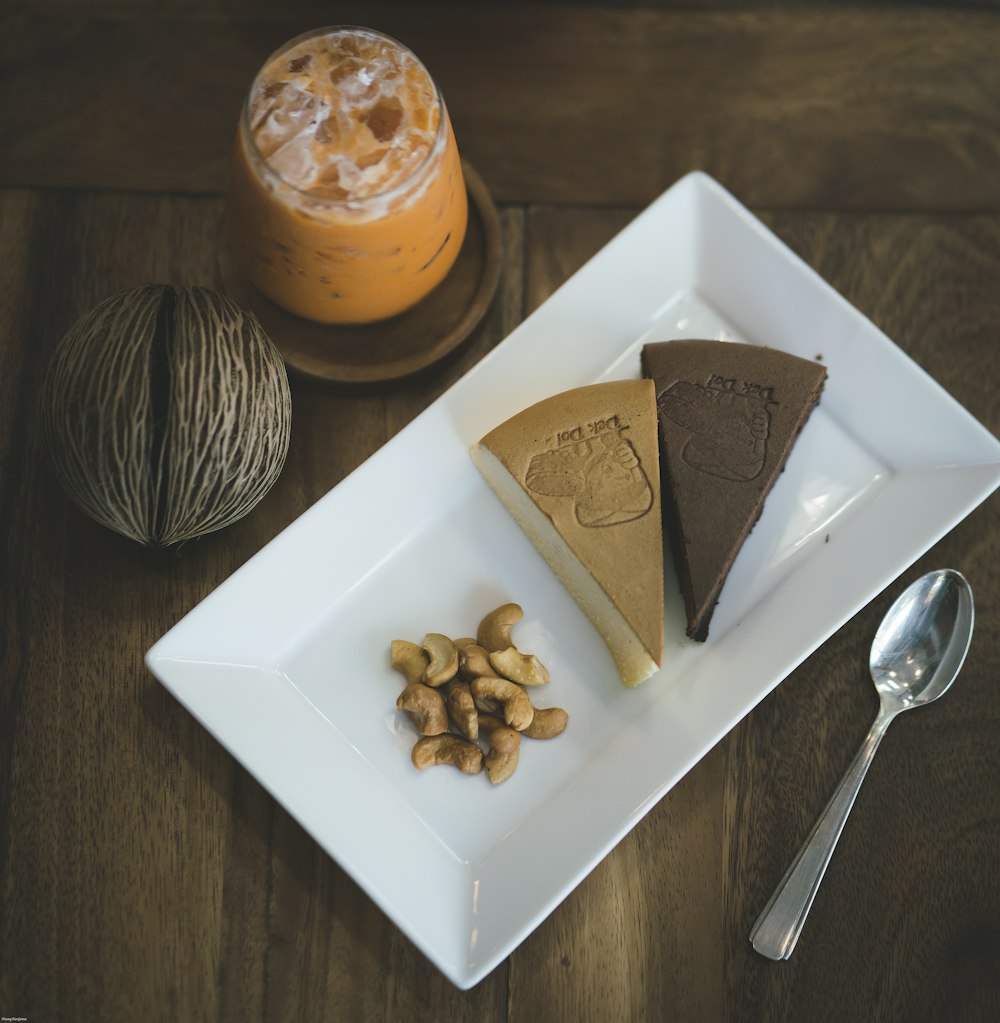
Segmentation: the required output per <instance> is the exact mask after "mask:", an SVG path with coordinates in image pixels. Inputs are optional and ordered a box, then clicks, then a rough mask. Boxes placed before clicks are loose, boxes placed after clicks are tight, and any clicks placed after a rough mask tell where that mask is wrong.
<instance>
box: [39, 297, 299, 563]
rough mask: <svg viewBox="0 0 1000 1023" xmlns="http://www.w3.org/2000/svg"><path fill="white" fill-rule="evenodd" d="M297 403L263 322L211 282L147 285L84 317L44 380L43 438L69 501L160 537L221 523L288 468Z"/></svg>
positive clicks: (187, 534) (116, 525)
mask: <svg viewBox="0 0 1000 1023" xmlns="http://www.w3.org/2000/svg"><path fill="white" fill-rule="evenodd" d="M291 412H292V401H291V393H290V391H289V387H288V376H287V373H286V372H285V366H284V363H283V362H282V361H281V356H280V355H279V354H278V352H277V350H276V349H275V347H274V346H273V345H272V343H271V341H270V340H269V339H268V337H267V335H266V334H265V333H264V331H263V330H262V329H261V327H260V324H259V323H258V322H257V320H256V318H255V317H254V316H253V315H252V314H251V313H249V312H247V311H245V310H244V309H242V308H241V307H240V306H238V305H236V303H234V302H232V301H230V300H229V299H228V298H226V297H225V296H224V295H220V294H218V293H217V292H214V291H210V290H208V289H207V288H174V287H171V286H169V285H158V284H147V285H145V286H143V287H141V288H134V289H132V290H129V291H123V292H121V293H119V294H117V295H113V296H112V297H111V298H109V299H107V300H106V301H104V302H102V303H101V304H100V305H99V306H98V307H97V308H96V309H94V310H92V311H91V312H90V313H88V314H87V315H85V316H84V317H83V318H82V319H80V320H79V321H78V322H77V323H76V324H75V325H74V326H73V327H72V328H71V329H70V331H69V333H68V334H66V336H65V337H64V338H63V339H62V341H61V342H60V343H59V346H58V348H57V350H56V352H55V355H54V357H53V360H52V363H51V365H50V366H49V370H48V373H47V374H46V378H45V384H44V388H43V414H42V421H43V431H44V441H45V446H46V448H47V450H48V452H49V455H50V458H51V460H52V463H53V466H54V468H55V471H56V474H57V476H58V477H59V480H60V482H61V483H62V485H63V486H64V487H65V489H66V491H67V492H68V493H69V495H70V497H72V498H73V500H74V501H75V502H76V503H77V504H78V505H79V506H80V507H81V508H83V510H84V511H85V512H87V513H88V514H89V515H90V516H91V517H92V518H94V519H96V520H97V521H98V522H100V523H101V524H102V525H105V526H108V527H109V528H111V529H114V530H116V531H117V532H119V533H122V534H124V535H125V536H128V537H131V538H132V539H133V540H138V541H139V542H140V543H143V544H147V545H150V546H166V545H169V544H175V543H179V542H181V541H182V540H189V539H192V538H193V537H197V536H201V535H203V534H205V533H210V532H212V531H213V530H216V529H222V528H223V527H224V526H228V525H229V524H230V523H233V522H235V521H236V520H237V519H239V518H241V517H242V516H243V515H245V514H246V513H247V512H248V511H250V509H251V508H253V507H254V505H256V504H257V502H258V501H260V499H261V498H262V497H263V496H264V495H265V494H266V493H267V491H268V490H269V489H270V487H271V485H272V484H273V483H274V482H275V480H276V479H277V478H278V476H279V474H280V473H281V469H282V466H283V465H284V462H285V456H286V454H287V453H288V441H289V435H290V429H291Z"/></svg>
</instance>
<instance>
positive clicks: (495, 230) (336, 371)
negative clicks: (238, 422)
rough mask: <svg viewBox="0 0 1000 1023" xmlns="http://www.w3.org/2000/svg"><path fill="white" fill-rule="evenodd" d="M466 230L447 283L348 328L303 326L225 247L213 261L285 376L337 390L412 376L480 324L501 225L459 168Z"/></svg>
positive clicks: (474, 179) (473, 179)
mask: <svg viewBox="0 0 1000 1023" xmlns="http://www.w3.org/2000/svg"><path fill="white" fill-rule="evenodd" d="M462 173H463V175H464V177H465V187H466V190H467V192H468V195H469V226H468V228H467V230H466V234H465V241H464V242H463V243H462V248H461V250H460V251H459V254H458V258H457V259H456V260H455V265H454V266H453V267H452V268H451V270H450V271H449V273H448V276H447V277H446V278H445V279H444V280H443V281H442V282H441V283H440V284H439V285H438V286H437V287H436V288H435V289H434V291H432V292H431V293H430V294H429V295H428V296H427V297H426V298H425V299H423V300H422V301H420V302H418V303H417V304H416V305H415V306H414V307H413V308H412V309H409V310H407V311H406V312H405V313H400V315H399V316H394V317H392V318H391V319H389V320H382V321H380V322H379V323H366V324H358V325H350V326H341V325H337V324H335V325H327V324H322V323H313V322H311V321H309V320H303V319H301V318H300V317H298V316H294V315H293V314H291V313H288V312H285V310H284V309H281V308H279V307H278V306H276V305H275V304H274V303H273V302H272V301H271V300H270V299H268V298H266V297H265V296H264V295H262V294H261V293H260V292H259V291H258V290H257V289H256V288H255V287H254V285H253V284H252V283H251V282H250V280H249V279H248V278H247V277H246V276H245V275H244V274H243V273H242V271H241V270H240V269H239V268H238V267H237V265H236V262H235V260H234V259H233V257H232V253H231V251H230V249H229V244H228V241H225V240H224V242H223V244H222V246H221V249H220V253H219V271H220V274H221V277H222V284H223V287H224V288H225V290H226V292H227V293H228V294H229V295H230V296H231V297H232V298H233V299H234V300H235V301H237V302H239V303H240V304H241V305H243V306H245V307H247V308H249V309H250V310H252V311H253V312H254V313H255V314H256V316H257V318H258V319H259V320H260V322H261V324H262V326H263V327H264V330H265V331H267V334H268V336H269V337H270V338H271V340H272V341H273V342H274V344H275V346H276V347H277V349H278V351H279V352H281V355H282V357H283V358H284V360H285V365H286V366H288V368H289V369H290V370H295V371H297V372H299V373H302V374H304V375H306V376H309V377H313V378H315V379H318V380H326V381H330V382H334V383H341V384H372V383H382V382H386V381H390V380H400V379H402V378H403V377H408V376H411V375H412V374H414V373H417V372H419V371H420V370H422V369H426V368H427V367H428V366H431V365H433V364H434V363H435V362H437V361H438V360H439V359H443V358H444V357H445V356H446V355H448V354H449V353H450V352H452V351H454V350H455V349H456V348H457V347H458V346H459V345H460V344H461V343H462V342H463V341H464V340H465V339H466V338H467V337H468V336H469V334H471V333H472V331H473V330H474V329H475V327H476V325H477V324H478V323H479V321H480V320H481V319H482V318H483V315H484V314H485V313H486V310H487V308H488V307H489V304H490V302H491V301H492V300H493V296H494V294H495V293H496V288H497V281H498V279H499V276H500V218H499V217H498V215H497V211H496V207H495V206H494V205H493V200H492V198H491V197H490V193H489V191H488V190H487V188H486V186H485V184H483V180H482V178H480V176H479V174H478V173H477V172H476V171H475V169H474V168H473V167H472V166H471V165H470V164H469V163H468V162H467V161H465V160H463V161H462Z"/></svg>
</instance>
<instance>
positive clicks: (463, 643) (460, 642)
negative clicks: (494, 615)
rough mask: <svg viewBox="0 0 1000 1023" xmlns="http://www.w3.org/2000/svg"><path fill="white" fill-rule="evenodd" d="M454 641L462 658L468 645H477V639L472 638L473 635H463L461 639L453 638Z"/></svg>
mask: <svg viewBox="0 0 1000 1023" xmlns="http://www.w3.org/2000/svg"><path fill="white" fill-rule="evenodd" d="M452 642H453V643H454V644H455V649H456V650H457V651H458V656H459V658H461V656H462V651H463V650H464V649H465V648H466V647H467V646H475V645H476V641H475V639H473V638H472V636H463V637H462V638H461V639H456V640H452Z"/></svg>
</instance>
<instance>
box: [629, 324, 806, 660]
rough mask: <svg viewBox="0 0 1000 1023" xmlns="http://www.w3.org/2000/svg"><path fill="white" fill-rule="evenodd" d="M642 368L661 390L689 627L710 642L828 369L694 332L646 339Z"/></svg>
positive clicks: (669, 491)
mask: <svg viewBox="0 0 1000 1023" xmlns="http://www.w3.org/2000/svg"><path fill="white" fill-rule="evenodd" d="M642 371H643V374H644V375H645V376H646V377H649V378H651V379H652V380H653V382H654V384H655V388H656V407H657V413H658V418H659V428H660V478H661V483H662V485H661V496H662V502H663V510H664V523H665V527H666V531H667V533H668V535H669V537H670V543H671V546H672V548H673V555H674V563H675V564H676V566H677V573H678V576H679V579H680V586H681V592H682V593H683V594H684V603H685V607H686V610H687V634H688V635H689V636H691V637H692V638H693V639H696V640H701V641H704V640H705V639H707V638H708V626H709V623H710V621H711V619H712V613H713V612H714V610H715V606H716V603H717V602H718V599H719V594H720V592H721V591H722V587H723V584H724V583H725V581H726V577H727V576H728V574H729V570H730V568H731V567H732V564H733V561H734V560H735V559H736V555H737V554H738V553H739V551H740V548H741V547H742V546H743V543H744V541H745V540H746V538H747V536H748V535H749V533H750V530H751V529H753V527H754V525H755V524H756V522H757V520H758V519H759V518H760V515H761V512H762V511H763V508H764V500H765V498H766V497H767V495H768V493H769V492H770V490H771V488H772V487H773V486H774V483H775V481H776V480H777V478H778V474H779V473H780V472H781V470H782V468H784V465H785V460H786V459H787V458H788V454H789V452H790V451H791V449H792V445H793V444H794V443H795V440H796V438H797V437H798V435H799V432H800V431H801V430H802V427H803V426H804V425H805V422H806V420H807V419H808V418H809V414H810V412H812V410H813V408H814V407H815V405H816V403H817V402H818V401H819V397H820V392H821V391H822V390H823V385H824V383H825V381H826V368H825V367H824V366H822V365H820V364H819V363H818V362H813V361H810V360H808V359H800V358H799V357H798V356H795V355H789V354H787V353H786V352H779V351H777V350H775V349H773V348H762V347H760V346H758V345H746V344H737V343H735V342H729V341H686V340H685V341H661V342H658V343H655V344H648V345H645V346H644V347H643V350H642Z"/></svg>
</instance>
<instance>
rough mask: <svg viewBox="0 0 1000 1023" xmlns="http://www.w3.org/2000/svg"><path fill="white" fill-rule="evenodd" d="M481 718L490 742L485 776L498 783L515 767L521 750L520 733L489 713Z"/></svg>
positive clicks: (511, 772)
mask: <svg viewBox="0 0 1000 1023" xmlns="http://www.w3.org/2000/svg"><path fill="white" fill-rule="evenodd" d="M481 720H482V722H483V731H484V732H486V733H487V736H488V739H489V744H490V749H489V752H488V753H487V754H486V777H487V778H489V780H490V781H491V782H492V783H493V784H494V785H500V784H501V783H502V782H505V781H506V780H507V779H508V778H509V777H510V776H511V775H512V774H513V773H514V771H515V770H516V768H517V760H518V756H519V754H520V751H521V733H520V732H517V731H515V730H514V729H513V728H508V727H507V725H505V724H504V723H503V721H501V720H500V718H497V717H493V716H492V715H491V714H484V715H483V717H482V719H481Z"/></svg>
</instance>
